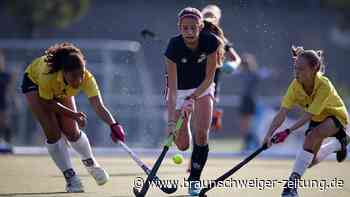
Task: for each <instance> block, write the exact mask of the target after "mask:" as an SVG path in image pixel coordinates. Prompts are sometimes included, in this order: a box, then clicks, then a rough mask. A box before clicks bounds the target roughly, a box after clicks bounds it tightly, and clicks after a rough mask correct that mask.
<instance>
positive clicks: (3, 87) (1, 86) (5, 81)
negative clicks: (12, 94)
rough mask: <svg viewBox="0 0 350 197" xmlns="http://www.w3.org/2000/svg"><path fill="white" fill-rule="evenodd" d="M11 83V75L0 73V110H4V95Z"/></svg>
mask: <svg viewBox="0 0 350 197" xmlns="http://www.w3.org/2000/svg"><path fill="white" fill-rule="evenodd" d="M10 81H11V75H10V74H8V73H6V72H0V110H5V109H6V94H7V90H8V86H9V84H10Z"/></svg>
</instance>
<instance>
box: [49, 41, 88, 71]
mask: <svg viewBox="0 0 350 197" xmlns="http://www.w3.org/2000/svg"><path fill="white" fill-rule="evenodd" d="M45 56H46V58H45V62H46V63H47V65H48V66H49V67H50V71H49V73H55V72H57V71H60V70H63V71H66V72H69V71H73V70H77V69H82V68H83V67H84V66H85V58H84V55H83V53H82V52H81V51H80V49H79V48H77V47H76V46H74V44H72V43H69V42H63V43H57V44H54V45H53V46H51V47H49V48H48V49H47V50H46V51H45Z"/></svg>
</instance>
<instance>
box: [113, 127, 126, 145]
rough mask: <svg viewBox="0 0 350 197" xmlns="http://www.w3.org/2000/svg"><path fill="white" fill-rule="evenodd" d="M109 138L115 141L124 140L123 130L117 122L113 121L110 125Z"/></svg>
mask: <svg viewBox="0 0 350 197" xmlns="http://www.w3.org/2000/svg"><path fill="white" fill-rule="evenodd" d="M111 138H112V140H113V142H115V143H117V142H118V140H120V141H122V142H125V132H124V129H123V127H122V125H120V124H119V123H114V124H112V125H111Z"/></svg>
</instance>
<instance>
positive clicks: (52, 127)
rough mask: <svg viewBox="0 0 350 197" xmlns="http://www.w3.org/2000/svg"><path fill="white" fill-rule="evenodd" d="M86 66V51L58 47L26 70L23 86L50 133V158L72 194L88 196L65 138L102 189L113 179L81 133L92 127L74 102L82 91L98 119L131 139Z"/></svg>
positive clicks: (70, 46) (114, 134)
mask: <svg viewBox="0 0 350 197" xmlns="http://www.w3.org/2000/svg"><path fill="white" fill-rule="evenodd" d="M85 64H86V61H85V59H84V56H83V54H82V52H81V51H80V49H78V48H77V47H75V46H74V45H73V44H71V43H61V44H56V45H53V46H51V47H50V48H49V49H47V50H46V52H45V55H44V56H42V57H39V58H37V59H35V60H34V61H33V62H32V63H31V64H30V65H29V66H28V67H27V68H26V70H25V74H24V77H23V83H22V92H23V93H24V95H25V97H26V100H27V102H28V105H29V108H30V109H31V111H32V112H33V114H34V115H35V117H36V118H37V119H38V121H39V123H40V125H41V127H42V129H43V130H44V133H45V136H46V146H47V149H48V152H49V155H50V156H51V158H52V160H53V161H54V162H55V164H56V166H57V167H58V168H59V169H60V170H61V171H62V173H63V175H64V177H65V179H66V182H67V184H66V191H67V192H83V191H84V188H83V185H82V184H81V181H80V179H79V177H78V176H77V175H76V173H75V171H74V170H73V167H72V163H71V160H70V158H69V155H68V149H67V146H66V143H65V138H64V137H63V135H64V136H65V137H66V139H67V140H68V141H69V142H70V144H71V146H72V147H73V149H75V151H77V152H78V154H79V155H80V157H81V159H82V163H83V164H84V165H85V167H86V169H87V171H88V172H89V173H90V174H91V176H92V177H93V178H94V179H95V180H96V182H97V184H98V185H103V184H105V183H106V182H107V181H108V178H109V175H108V174H107V173H106V171H105V170H104V169H103V168H102V167H101V166H100V165H99V164H98V162H97V161H96V159H95V158H94V156H93V154H92V151H91V147H90V143H89V140H88V138H87V136H86V135H85V133H84V132H83V131H81V130H80V129H79V128H82V127H84V125H85V124H86V115H85V114H84V113H82V112H78V111H77V108H76V103H75V99H74V96H75V95H77V94H78V92H79V91H80V90H83V92H84V93H85V94H86V96H87V97H88V98H89V101H90V103H91V105H92V107H93V108H94V110H95V111H96V113H97V115H98V116H99V117H100V118H101V119H102V120H103V121H104V122H105V123H106V124H108V125H109V126H110V127H111V130H112V132H111V137H112V139H113V140H114V141H117V140H121V141H124V140H125V137H124V130H123V128H122V126H121V125H119V124H118V122H117V121H116V120H115V119H114V118H113V117H112V115H111V114H110V112H109V111H108V109H107V108H106V107H105V106H104V104H103V101H102V98H101V94H100V91H99V89H98V86H97V83H96V81H95V78H94V76H93V75H92V74H91V73H90V72H89V71H88V70H87V68H86V67H85Z"/></svg>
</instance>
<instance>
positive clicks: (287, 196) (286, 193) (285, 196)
mask: <svg viewBox="0 0 350 197" xmlns="http://www.w3.org/2000/svg"><path fill="white" fill-rule="evenodd" d="M297 179H300V175H299V174H297V173H295V172H293V173H292V174H291V175H290V177H289V180H288V181H289V182H287V183H286V184H285V185H284V187H283V191H282V195H281V196H282V197H299V195H298V186H297V185H294V184H295V181H296V180H297ZM288 183H289V184H288Z"/></svg>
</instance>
